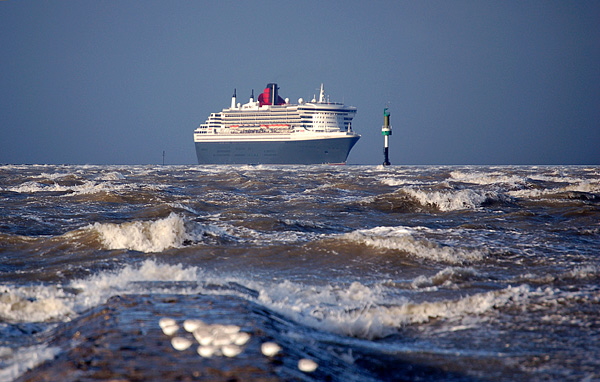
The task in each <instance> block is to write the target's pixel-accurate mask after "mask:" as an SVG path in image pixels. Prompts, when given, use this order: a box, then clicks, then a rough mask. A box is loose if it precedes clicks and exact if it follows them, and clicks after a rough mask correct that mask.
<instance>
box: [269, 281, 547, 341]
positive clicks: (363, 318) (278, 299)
mask: <svg viewBox="0 0 600 382" xmlns="http://www.w3.org/2000/svg"><path fill="white" fill-rule="evenodd" d="M388 292H389V291H388V290H386V289H385V288H383V287H382V286H381V285H373V286H366V285H363V284H361V283H358V282H354V283H352V284H351V285H350V286H349V287H346V288H341V287H339V286H332V285H328V286H326V287H313V286H306V285H302V284H297V283H293V282H290V281H284V282H282V283H280V284H278V285H276V286H271V287H270V288H269V289H268V290H265V289H263V290H261V293H260V296H259V298H258V300H259V302H260V303H261V304H263V305H265V306H267V307H268V308H270V309H272V310H274V311H276V312H278V313H280V314H283V315H285V316H287V317H290V318H291V319H293V320H295V321H297V322H300V323H302V324H305V325H307V326H310V327H314V328H319V329H324V330H327V331H330V332H333V333H338V334H342V335H346V336H352V337H358V338H364V339H368V340H372V339H376V338H383V337H386V336H389V335H392V334H396V333H398V332H399V331H400V330H401V329H402V328H404V327H406V326H407V325H416V324H425V323H431V322H434V321H440V320H444V321H446V325H445V327H446V329H447V330H450V331H452V330H461V329H464V328H465V324H467V325H468V326H475V325H478V323H480V322H483V321H485V320H487V319H489V317H492V316H494V315H496V314H498V312H499V310H500V309H502V308H505V307H513V306H517V307H520V308H523V307H525V306H527V305H529V304H530V303H531V300H535V301H536V302H538V301H540V300H552V299H554V298H555V297H556V293H557V292H556V291H554V290H552V289H550V288H546V289H543V290H542V289H533V288H531V287H529V286H527V285H521V286H518V287H512V286H509V287H507V288H505V289H500V290H495V291H489V292H484V293H476V294H473V295H470V296H466V297H461V298H457V299H441V300H438V301H425V302H414V301H411V300H410V299H408V298H406V297H390V295H389V293H388ZM437 330H439V328H438V329H437Z"/></svg>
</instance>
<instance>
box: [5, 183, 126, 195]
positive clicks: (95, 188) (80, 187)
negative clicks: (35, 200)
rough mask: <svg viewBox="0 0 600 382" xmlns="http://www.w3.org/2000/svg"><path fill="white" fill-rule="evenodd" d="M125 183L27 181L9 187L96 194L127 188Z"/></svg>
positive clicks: (19, 190) (18, 189)
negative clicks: (74, 183) (72, 183)
mask: <svg viewBox="0 0 600 382" xmlns="http://www.w3.org/2000/svg"><path fill="white" fill-rule="evenodd" d="M126 188H127V186H126V185H123V184H112V183H110V182H96V181H91V180H88V181H85V182H82V183H81V184H76V185H61V184H58V183H52V184H47V183H40V182H35V181H29V182H25V183H23V184H21V185H19V186H16V187H11V188H8V189H7V190H8V191H12V192H17V193H24V194H33V193H37V192H69V193H75V194H95V193H98V192H114V191H119V190H123V189H126Z"/></svg>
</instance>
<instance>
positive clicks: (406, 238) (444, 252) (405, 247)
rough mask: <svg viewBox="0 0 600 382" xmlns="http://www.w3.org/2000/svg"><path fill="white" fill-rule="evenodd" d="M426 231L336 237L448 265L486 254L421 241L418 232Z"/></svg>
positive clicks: (387, 230) (399, 230) (380, 229)
mask: <svg viewBox="0 0 600 382" xmlns="http://www.w3.org/2000/svg"><path fill="white" fill-rule="evenodd" d="M427 231H430V230H428V229H427V228H424V227H420V228H418V229H415V228H408V227H375V228H372V229H366V230H358V231H353V232H350V233H347V234H343V235H341V236H340V237H341V238H342V239H343V240H349V241H354V242H358V243H361V244H365V245H368V246H371V247H374V248H381V249H392V250H398V251H401V252H404V253H408V254H409V255H411V256H414V257H417V258H421V259H427V260H433V261H439V262H446V263H451V264H462V263H469V262H477V261H481V260H483V259H484V258H485V257H486V256H487V255H488V252H487V250H485V249H481V248H470V247H455V246H450V245H443V244H441V243H439V242H436V241H433V240H431V239H428V238H425V237H423V234H422V233H423V232H427Z"/></svg>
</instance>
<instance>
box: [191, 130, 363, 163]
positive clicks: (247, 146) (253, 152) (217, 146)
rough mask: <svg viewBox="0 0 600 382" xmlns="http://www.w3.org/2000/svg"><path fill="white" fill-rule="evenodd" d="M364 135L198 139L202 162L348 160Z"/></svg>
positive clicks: (198, 154)
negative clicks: (225, 139) (252, 139)
mask: <svg viewBox="0 0 600 382" xmlns="http://www.w3.org/2000/svg"><path fill="white" fill-rule="evenodd" d="M359 138H360V136H358V135H350V136H345V137H336V138H318V139H306V140H287V141H227V142H202V141H201V142H195V144H196V156H197V157H198V163H199V164H339V163H345V162H346V159H347V158H348V154H349V153H350V150H351V149H352V147H353V146H354V145H355V144H356V142H357V141H358V140H359Z"/></svg>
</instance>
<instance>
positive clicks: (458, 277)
mask: <svg viewBox="0 0 600 382" xmlns="http://www.w3.org/2000/svg"><path fill="white" fill-rule="evenodd" d="M477 275H478V273H477V271H476V270H475V269H473V268H462V267H449V268H444V269H442V270H441V271H439V272H438V273H436V274H435V275H434V276H431V277H427V276H424V275H421V276H419V277H417V278H416V279H415V280H413V282H412V286H413V288H429V289H433V290H435V289H437V288H438V287H444V288H451V289H457V288H458V285H457V283H460V282H461V281H464V280H468V279H470V278H473V277H476V276H477Z"/></svg>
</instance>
